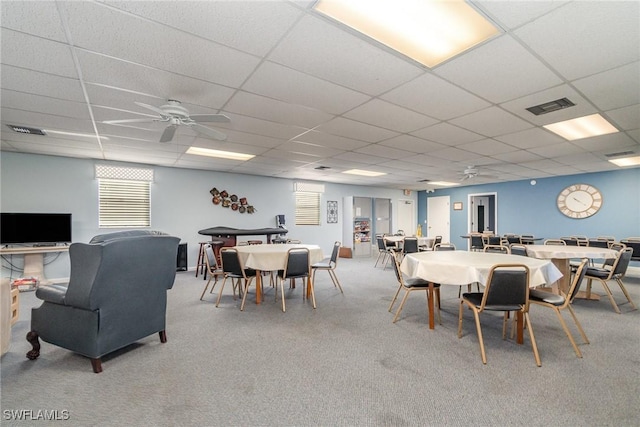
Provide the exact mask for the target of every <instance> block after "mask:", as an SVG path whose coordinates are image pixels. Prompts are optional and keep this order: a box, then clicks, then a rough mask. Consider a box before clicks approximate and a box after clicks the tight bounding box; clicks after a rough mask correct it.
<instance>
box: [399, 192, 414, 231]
mask: <svg viewBox="0 0 640 427" xmlns="http://www.w3.org/2000/svg"><path fill="white" fill-rule="evenodd" d="M416 225H417V224H416V210H415V207H414V206H413V200H406V199H401V200H399V201H398V230H403V231H404V234H405V235H407V236H415V234H416Z"/></svg>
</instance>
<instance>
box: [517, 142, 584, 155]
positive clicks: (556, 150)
mask: <svg viewBox="0 0 640 427" xmlns="http://www.w3.org/2000/svg"><path fill="white" fill-rule="evenodd" d="M528 151H530V152H532V153H534V154H537V155H539V156H542V157H547V158H556V157H561V156H566V155H570V154H578V153H583V152H584V151H585V150H583V149H582V148H579V147H577V146H576V145H574V144H571V143H570V142H563V143H561V144H553V145H545V146H544V147H535V148H530V149H529V150H528Z"/></svg>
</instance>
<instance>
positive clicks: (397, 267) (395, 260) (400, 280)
mask: <svg viewBox="0 0 640 427" xmlns="http://www.w3.org/2000/svg"><path fill="white" fill-rule="evenodd" d="M392 257H393V271H394V272H395V273H396V279H397V280H398V283H399V284H401V285H402V286H404V279H403V278H402V272H401V271H400V261H399V260H398V257H397V256H392Z"/></svg>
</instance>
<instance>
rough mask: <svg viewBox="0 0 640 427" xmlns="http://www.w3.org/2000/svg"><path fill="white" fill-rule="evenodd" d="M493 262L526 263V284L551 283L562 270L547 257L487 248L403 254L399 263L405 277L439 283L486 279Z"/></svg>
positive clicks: (431, 300)
mask: <svg viewBox="0 0 640 427" xmlns="http://www.w3.org/2000/svg"><path fill="white" fill-rule="evenodd" d="M496 264H524V265H526V266H527V267H529V286H531V287H536V286H540V285H544V284H547V283H553V282H555V281H557V280H558V279H559V278H560V277H562V273H561V272H560V270H558V269H557V268H556V267H555V266H554V265H553V263H551V261H549V260H541V259H535V258H529V257H524V256H519V255H506V254H497V253H488V252H467V251H429V252H418V253H413V254H407V255H405V257H404V259H403V260H402V264H401V266H400V270H401V271H402V273H404V274H405V275H407V276H408V277H418V278H420V279H423V280H426V281H428V282H430V284H433V283H440V284H441V285H456V286H460V285H467V284H469V283H474V282H479V283H486V280H487V278H488V277H489V272H490V270H491V267H493V266H494V265H496ZM429 293H430V297H429V301H430V302H429V328H430V329H433V328H434V327H435V321H434V318H433V310H434V307H433V289H432V286H429Z"/></svg>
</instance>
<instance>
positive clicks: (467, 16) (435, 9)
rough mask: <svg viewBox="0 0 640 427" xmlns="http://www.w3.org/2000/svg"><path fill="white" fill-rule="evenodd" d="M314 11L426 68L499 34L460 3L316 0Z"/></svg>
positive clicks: (462, 2) (476, 13)
mask: <svg viewBox="0 0 640 427" xmlns="http://www.w3.org/2000/svg"><path fill="white" fill-rule="evenodd" d="M314 8H315V10H317V11H318V12H320V13H322V14H324V15H327V16H329V17H331V18H333V19H335V20H337V21H339V22H341V23H343V24H345V25H347V26H349V27H351V28H353V29H355V30H357V31H359V32H361V33H363V34H365V35H367V36H369V37H371V38H372V39H375V40H377V41H378V42H380V43H382V44H384V45H387V46H389V47H390V48H392V49H394V50H396V51H398V52H400V53H402V54H403V55H406V56H408V57H410V58H412V59H414V60H416V61H418V62H419V63H421V64H423V65H425V66H427V67H429V68H433V67H435V66H436V65H438V64H440V63H442V62H444V61H446V60H448V59H450V58H452V57H454V56H456V55H459V54H460V53H462V52H464V51H465V50H467V49H469V48H471V47H473V46H475V45H477V44H479V43H482V42H483V41H485V40H489V39H490V38H491V37H494V36H495V35H497V34H499V33H500V31H499V30H498V28H497V27H496V26H495V25H493V24H492V23H491V22H489V21H488V20H487V19H486V18H485V17H484V16H482V15H481V14H480V13H479V12H478V11H477V10H475V9H474V8H473V7H471V6H470V5H469V4H467V3H466V2H465V1H463V0H447V1H442V0H408V1H407V0H404V1H399V2H397V1H390V0H319V1H318V2H317V3H316V4H315V6H314Z"/></svg>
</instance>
